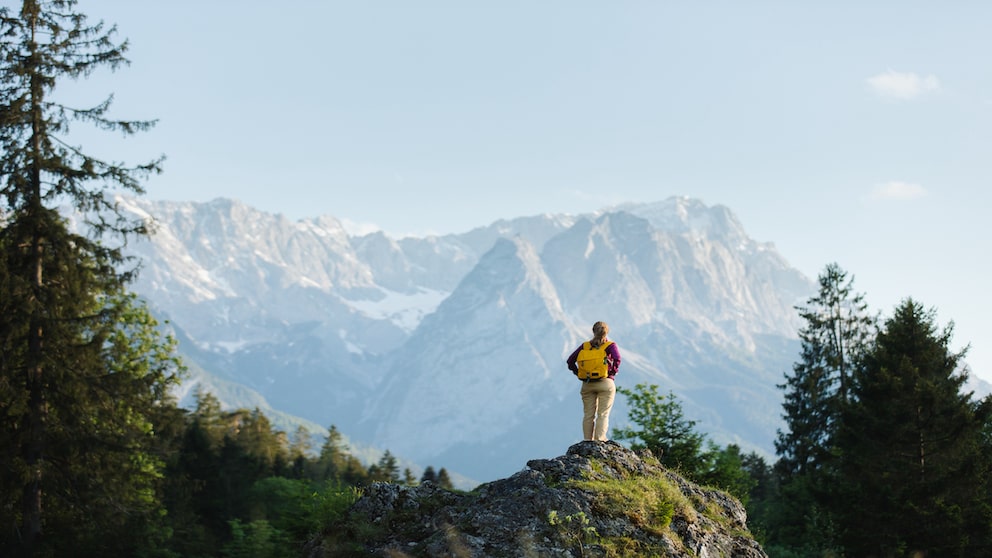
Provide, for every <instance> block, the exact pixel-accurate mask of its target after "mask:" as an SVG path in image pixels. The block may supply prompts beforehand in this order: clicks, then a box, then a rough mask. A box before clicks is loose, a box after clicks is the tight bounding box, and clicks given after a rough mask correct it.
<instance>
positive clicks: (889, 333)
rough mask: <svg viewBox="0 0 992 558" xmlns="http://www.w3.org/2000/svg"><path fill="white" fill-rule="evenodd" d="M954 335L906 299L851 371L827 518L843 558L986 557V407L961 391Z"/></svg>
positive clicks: (959, 358) (959, 360) (959, 356)
mask: <svg viewBox="0 0 992 558" xmlns="http://www.w3.org/2000/svg"><path fill="white" fill-rule="evenodd" d="M952 332H953V324H952V325H948V326H947V327H945V328H944V329H943V330H938V328H937V325H936V322H935V317H934V311H933V310H925V309H924V308H923V307H922V306H921V305H920V304H919V303H918V302H916V301H914V300H912V299H906V300H904V301H903V302H902V303H901V304H900V305H899V306H898V307H897V308H896V309H895V313H894V315H893V316H892V317H891V318H890V319H889V320H887V321H886V322H885V326H884V329H883V331H881V332H880V333H879V334H878V336H877V339H876V341H875V343H874V344H873V346H872V347H871V350H870V351H869V352H868V353H867V354H866V356H865V358H864V361H863V365H862V366H860V367H859V368H858V369H857V370H856V372H855V375H854V378H853V379H854V381H853V382H852V384H851V401H850V403H849V404H848V405H847V406H846V407H845V409H844V420H843V423H842V424H843V426H842V428H841V431H840V432H839V436H838V446H839V449H840V451H841V455H842V459H841V463H842V466H841V468H840V472H841V477H840V479H839V480H840V481H841V482H839V483H838V487H839V488H840V489H841V492H842V495H843V496H844V498H843V499H841V500H838V502H837V503H836V509H835V514H834V515H835V517H837V518H838V519H839V521H840V522H841V524H842V527H843V529H842V539H843V542H844V548H845V550H846V551H847V554H848V555H850V556H895V555H917V554H916V553H920V554H919V555H926V556H979V555H986V554H987V553H988V547H987V546H984V545H986V544H987V543H988V541H989V530H990V525H992V523H990V517H989V512H988V508H987V506H986V500H987V494H988V490H989V485H988V480H989V462H988V459H987V458H988V456H987V455H985V456H983V455H982V445H983V442H984V430H985V428H986V427H987V425H988V421H989V413H990V406H992V403H990V400H989V399H988V398H986V399H984V400H982V401H979V402H976V401H973V400H972V394H971V393H966V392H964V391H963V385H964V382H965V380H966V374H967V373H966V370H962V368H961V363H962V358H963V357H964V354H965V352H966V350H962V351H960V352H952V351H951V349H950V342H951V336H952Z"/></svg>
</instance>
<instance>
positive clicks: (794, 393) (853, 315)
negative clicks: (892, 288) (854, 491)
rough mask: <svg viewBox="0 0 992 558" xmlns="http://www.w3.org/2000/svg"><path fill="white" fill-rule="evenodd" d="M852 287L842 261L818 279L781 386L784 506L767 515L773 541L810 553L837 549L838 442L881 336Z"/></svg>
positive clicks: (780, 473)
mask: <svg viewBox="0 0 992 558" xmlns="http://www.w3.org/2000/svg"><path fill="white" fill-rule="evenodd" d="M853 283H854V279H853V278H848V275H847V273H846V272H845V271H843V270H842V269H841V268H840V267H839V266H838V265H837V264H836V263H832V264H829V265H827V266H826V268H825V269H824V271H823V273H821V274H820V276H819V285H820V289H819V292H818V293H817V295H816V296H814V297H811V298H810V299H809V300H808V301H807V304H806V306H803V307H798V308H797V310H799V313H800V316H801V317H802V318H803V320H804V321H805V326H804V327H803V329H802V330H801V331H800V332H799V338H800V342H801V354H800V360H799V361H798V362H796V363H795V364H794V365H793V369H792V374H791V375H787V376H786V383H785V384H783V385H780V386H779V388H781V389H783V390H785V399H784V402H783V404H782V407H783V409H784V411H785V414H784V417H783V418H784V419H785V423H786V430H785V431H781V430H780V431H779V432H778V437H777V439H776V441H775V449H776V452H777V453H778V455H779V459H778V461H777V462H776V463H775V471H776V474H777V475H778V477H779V479H778V485H779V489H780V491H781V494H780V495H781V499H780V503H781V506H782V508H781V509H778V510H769V512H768V517H769V520H768V526H769V535H770V537H771V538H772V540H773V541H774V542H775V543H778V544H784V545H786V546H793V547H801V548H803V549H804V551H805V552H808V553H820V552H823V551H824V550H827V549H829V548H831V547H833V546H834V542H833V539H834V535H833V532H834V527H833V520H832V519H831V518H830V517H829V515H828V514H827V513H826V511H825V510H826V508H827V507H829V504H828V500H830V498H831V491H830V487H831V486H832V484H833V483H832V481H831V477H832V475H833V473H832V472H831V470H832V467H833V465H834V463H833V460H834V456H835V451H834V437H835V433H836V430H837V428H838V426H839V421H840V416H841V413H840V409H841V408H842V406H843V403H844V402H845V401H846V400H847V399H848V397H849V389H850V382H851V379H850V378H851V373H852V370H853V368H854V367H855V365H856V363H857V361H858V359H859V358H860V357H861V355H862V354H863V353H864V350H865V347H866V345H867V343H868V342H869V340H870V339H871V336H872V335H873V334H874V331H875V320H874V319H873V318H872V317H870V316H869V315H868V311H867V304H866V303H865V302H864V295H862V294H860V293H855V292H854V289H853ZM776 518H777V519H778V520H776Z"/></svg>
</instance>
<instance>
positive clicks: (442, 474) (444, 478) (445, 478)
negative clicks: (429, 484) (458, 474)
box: [437, 467, 455, 490]
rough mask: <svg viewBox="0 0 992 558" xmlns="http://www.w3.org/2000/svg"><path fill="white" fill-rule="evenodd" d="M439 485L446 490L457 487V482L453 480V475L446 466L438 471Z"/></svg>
mask: <svg viewBox="0 0 992 558" xmlns="http://www.w3.org/2000/svg"><path fill="white" fill-rule="evenodd" d="M437 485H438V486H439V487H441V488H443V489H445V490H454V489H455V483H453V482H451V475H449V474H448V470H447V469H445V468H444V467H441V470H440V471H438V472H437Z"/></svg>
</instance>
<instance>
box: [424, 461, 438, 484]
mask: <svg viewBox="0 0 992 558" xmlns="http://www.w3.org/2000/svg"><path fill="white" fill-rule="evenodd" d="M420 482H422V483H424V482H433V483H436V482H437V473H436V472H435V471H434V466H433V465H428V466H427V468H425V469H424V473H423V474H422V475H420Z"/></svg>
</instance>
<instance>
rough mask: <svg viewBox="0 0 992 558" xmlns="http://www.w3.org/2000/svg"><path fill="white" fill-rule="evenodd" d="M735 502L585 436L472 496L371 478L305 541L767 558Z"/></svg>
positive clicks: (467, 551)
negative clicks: (344, 510)
mask: <svg viewBox="0 0 992 558" xmlns="http://www.w3.org/2000/svg"><path fill="white" fill-rule="evenodd" d="M746 521H747V514H746V513H745V511H744V507H743V506H742V505H741V503H740V502H739V501H737V500H736V499H735V498H733V497H732V496H730V495H728V494H726V493H724V492H721V491H718V490H713V489H708V488H703V487H700V486H697V485H695V484H693V483H690V482H688V481H686V480H685V479H684V478H682V477H680V476H679V475H677V474H675V473H674V472H672V471H670V470H668V469H666V468H664V467H662V466H661V465H660V464H659V462H658V460H657V459H655V458H654V456H652V455H651V453H650V452H640V453H635V452H633V451H631V450H628V449H626V448H624V447H622V446H620V445H619V444H617V443H615V442H605V443H602V442H581V443H578V444H575V445H573V446H572V447H570V448H569V449H568V451H567V453H566V454H565V455H563V456H560V457H556V458H554V459H537V460H532V461H529V462H528V463H527V467H526V468H525V469H523V470H522V471H520V472H518V473H516V474H514V475H513V476H511V477H509V478H506V479H502V480H497V481H494V482H490V483H486V484H484V485H481V486H480V487H478V488H477V489H475V490H474V491H472V492H470V493H460V492H452V491H447V490H443V489H440V488H438V487H437V486H435V485H434V484H432V483H424V484H422V485H420V486H416V487H408V486H400V485H395V484H384V483H380V484H374V485H372V486H370V487H368V488H367V489H366V490H365V492H364V494H363V496H362V497H361V498H360V499H359V500H358V501H357V502H356V503H355V504H354V506H352V508H351V510H350V511H349V513H348V515H347V517H346V518H344V519H343V520H342V521H340V522H338V523H337V524H335V525H333V526H331V527H329V528H328V529H327V530H326V531H325V532H324V533H323V534H322V535H321V536H320V537H319V538H318V539H316V540H314V541H312V542H311V543H310V545H308V549H307V552H308V555H309V556H310V557H312V558H317V557H338V556H357V555H364V556H369V555H373V556H384V557H390V558H398V557H408V556H409V557H419V556H424V557H452V558H483V557H507V558H510V557H513V558H515V557H520V558H537V557H545V556H555V557H562V558H564V557H628V556H670V557H683V556H686V557H696V558H716V557H740V558H766V554H765V553H764V551H763V550H762V549H761V547H760V546H759V544H758V543H757V542H756V541H755V540H754V538H753V537H752V536H751V534H750V532H749V531H748V529H747V523H746Z"/></svg>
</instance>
